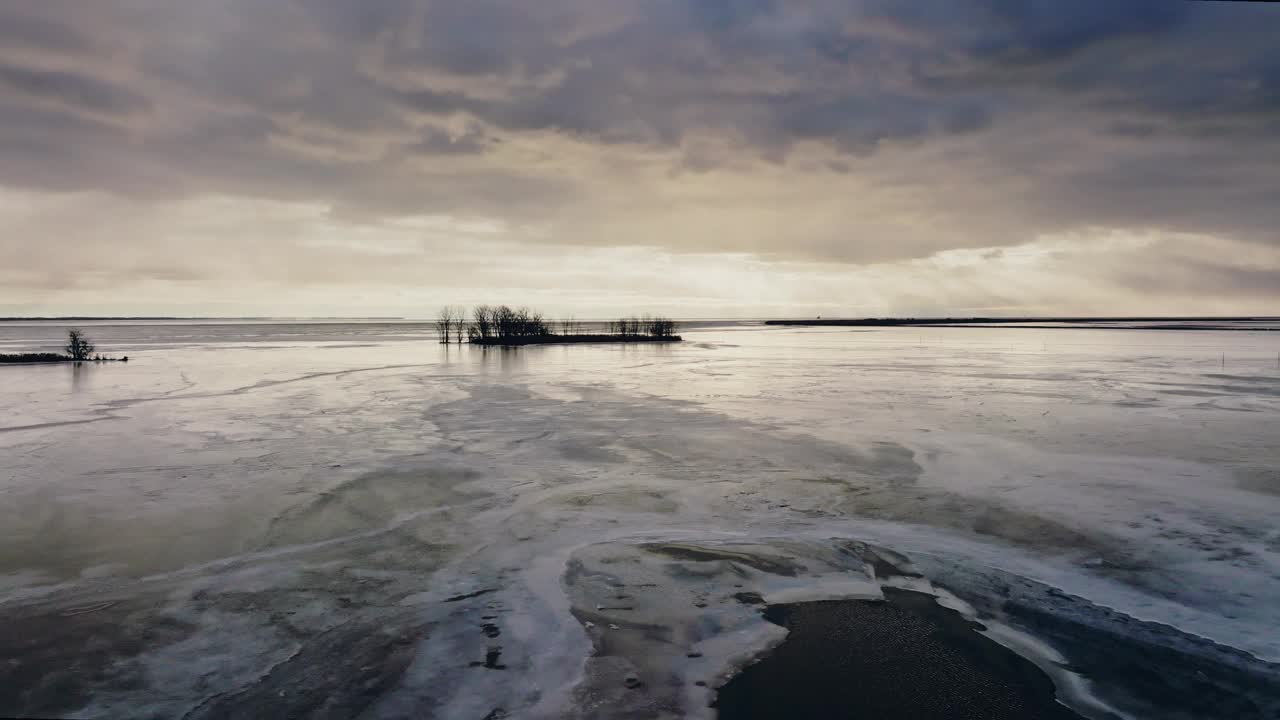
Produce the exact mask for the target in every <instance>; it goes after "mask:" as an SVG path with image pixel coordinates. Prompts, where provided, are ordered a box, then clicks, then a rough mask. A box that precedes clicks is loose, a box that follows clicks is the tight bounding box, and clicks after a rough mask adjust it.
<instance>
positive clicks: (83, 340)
mask: <svg viewBox="0 0 1280 720" xmlns="http://www.w3.org/2000/svg"><path fill="white" fill-rule="evenodd" d="M65 349H66V351H67V354H68V355H70V356H71V359H72V360H76V361H80V360H88V359H89V356H90V355H92V354H93V343H92V342H91V341H90V340H89V338H88V337H86V336H85V334H84V333H83V332H81V331H80V330H68V331H67V346H66V348H65Z"/></svg>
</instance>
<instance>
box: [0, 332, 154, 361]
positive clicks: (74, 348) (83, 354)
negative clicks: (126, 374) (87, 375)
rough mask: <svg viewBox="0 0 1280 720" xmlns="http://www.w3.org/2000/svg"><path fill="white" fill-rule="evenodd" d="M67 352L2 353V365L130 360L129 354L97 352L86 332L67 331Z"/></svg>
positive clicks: (0, 355) (65, 347) (65, 349)
mask: <svg viewBox="0 0 1280 720" xmlns="http://www.w3.org/2000/svg"><path fill="white" fill-rule="evenodd" d="M63 350H64V351H65V354H61V353H51V352H35V353H16V354H9V355H4V354H0V365H31V364H46V363H68V362H69V363H83V362H129V356H128V355H125V356H124V357H118V358H114V357H106V356H104V355H101V354H98V353H95V350H96V347H95V346H94V344H93V341H92V340H90V339H89V337H88V336H87V335H85V334H84V332H82V331H80V330H68V331H67V344H66V345H65V346H64V347H63Z"/></svg>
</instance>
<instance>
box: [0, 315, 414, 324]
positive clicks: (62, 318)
mask: <svg viewBox="0 0 1280 720" xmlns="http://www.w3.org/2000/svg"><path fill="white" fill-rule="evenodd" d="M98 320H131V321H138V320H147V321H155V320H174V321H179V322H198V321H204V322H209V321H215V322H216V321H224V322H225V321H228V320H233V321H243V320H255V321H270V322H306V321H309V320H409V318H405V317H398V316H396V317H393V316H386V317H383V316H377V315H371V316H369V317H269V316H261V317H258V316H254V317H208V316H205V317H168V316H160V315H156V316H145V315H139V316H128V315H123V316H119V317H115V316H104V315H59V316H51V317H0V322H93V321H98ZM412 322H429V321H427V320H413V321H412Z"/></svg>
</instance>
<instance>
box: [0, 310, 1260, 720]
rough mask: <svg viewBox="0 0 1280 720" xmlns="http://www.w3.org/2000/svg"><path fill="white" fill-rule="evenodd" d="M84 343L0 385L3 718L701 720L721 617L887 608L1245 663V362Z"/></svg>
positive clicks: (249, 342) (935, 339)
mask: <svg viewBox="0 0 1280 720" xmlns="http://www.w3.org/2000/svg"><path fill="white" fill-rule="evenodd" d="M60 329H61V328H60V326H47V325H31V324H26V325H3V326H0V349H2V350H9V349H17V348H21V349H31V350H40V349H44V346H45V344H48V343H53V344H56V342H57V339H58V334H59V332H60ZM86 329H87V330H89V331H90V334H91V336H93V337H94V338H95V340H97V342H98V344H99V346H100V347H102V349H103V350H104V351H107V352H112V353H121V354H128V355H129V356H130V359H131V362H130V363H129V364H128V365H114V364H113V365H102V366H84V367H80V368H76V367H70V366H51V367H34V366H29V367H13V368H0V409H2V410H0V412H2V413H3V414H2V415H0V457H2V458H3V463H0V498H3V502H0V540H3V542H0V625H3V626H4V632H3V633H0V636H3V637H4V638H5V639H4V640H3V641H0V660H3V663H0V667H4V668H6V669H4V670H0V673H2V674H4V675H0V680H3V682H0V687H3V689H0V714H43V715H56V714H63V715H71V714H73V715H76V716H83V717H118V716H123V715H129V716H145V715H152V716H157V717H159V716H163V717H172V716H180V715H182V714H184V713H189V712H190V713H193V716H196V717H201V716H208V717H215V716H220V715H225V714H227V713H230V712H232V711H233V710H234V709H245V708H248V709H250V710H251V712H249V713H248V714H268V713H271V714H282V713H283V714H288V713H290V712H293V713H295V714H308V715H313V716H325V715H328V716H332V717H349V716H352V715H355V714H357V713H359V712H363V713H366V714H367V716H369V717H398V716H405V715H414V716H419V715H421V714H423V713H428V714H429V716H430V715H434V716H435V717H442V718H444V717H477V718H479V717H486V716H489V717H494V718H497V717H502V716H504V714H505V715H506V716H510V717H560V716H563V715H565V714H577V715H580V716H583V717H609V716H611V715H610V714H611V713H613V712H615V709H616V708H621V707H632V708H633V709H635V710H636V711H637V712H643V711H644V709H645V708H648V709H649V710H652V711H655V712H660V713H667V714H669V715H670V716H672V717H677V716H684V715H688V716H706V715H707V714H708V712H709V711H708V709H707V704H708V702H709V699H710V694H711V692H712V690H713V689H714V687H715V685H716V684H717V683H718V682H720V681H722V680H723V679H724V678H726V677H727V674H728V673H731V672H732V669H733V668H734V667H737V666H740V665H741V664H742V663H745V662H748V661H749V660H750V659H751V658H752V657H754V656H755V655H756V654H757V653H759V652H760V651H761V650H762V649H764V648H766V647H768V646H769V645H770V644H772V643H776V642H778V641H779V638H778V636H777V633H778V632H779V629H778V628H776V626H771V625H769V624H768V623H764V622H763V621H761V620H760V618H759V613H758V606H757V605H756V597H755V596H758V597H759V600H761V601H764V602H795V601H802V600H805V599H817V598H821V597H874V596H875V594H876V593H877V592H878V588H879V587H880V585H881V584H882V583H885V582H892V583H897V584H901V585H908V586H909V585H914V586H915V587H917V588H924V589H927V590H928V591H930V592H933V593H935V594H937V595H939V596H941V597H943V598H944V601H945V602H954V603H956V605H955V607H969V608H970V609H972V610H973V611H974V612H975V613H982V614H984V616H986V617H987V619H990V620H991V622H992V623H993V624H992V626H991V627H993V628H997V629H995V630H993V631H992V632H993V633H995V634H996V635H999V637H1001V638H1004V639H1005V641H1006V642H1007V643H1009V644H1010V646H1011V647H1013V646H1015V645H1016V646H1017V647H1016V648H1015V649H1018V650H1019V651H1020V652H1023V653H1024V654H1026V655H1028V656H1029V657H1038V658H1041V660H1042V661H1044V658H1049V657H1051V655H1050V653H1049V651H1050V650H1052V651H1053V652H1059V653H1061V654H1062V655H1063V656H1065V657H1066V658H1067V659H1068V660H1069V661H1074V658H1072V657H1071V653H1070V652H1068V651H1069V650H1070V649H1071V648H1066V647H1059V645H1061V644H1063V643H1064V642H1065V641H1064V640H1063V639H1062V638H1063V637H1064V636H1061V634H1060V633H1059V634H1058V635H1055V636H1053V637H1049V635H1052V634H1053V633H1054V632H1057V631H1056V630H1055V628H1056V626H1052V627H1051V626H1050V625H1047V624H1046V622H1047V621H1044V620H1043V619H1037V618H1039V616H1033V615H1028V614H1026V613H1025V612H1010V611H1008V610H1007V608H1006V606H1007V605H1008V603H1009V602H1011V601H1010V600H1009V598H1010V597H1018V598H1022V600H1019V603H1021V604H1019V606H1018V607H1022V606H1023V605H1025V606H1026V607H1029V608H1045V609H1046V610H1045V611H1046V612H1050V611H1051V612H1052V613H1054V614H1055V617H1068V618H1071V622H1074V623H1079V624H1082V625H1081V626H1086V625H1087V626H1088V627H1096V628H1112V627H1117V628H1123V629H1124V633H1128V634H1131V635H1134V636H1141V637H1143V638H1146V639H1147V640H1149V641H1150V642H1151V643H1155V644H1159V645H1160V646H1161V647H1165V646H1168V647H1177V648H1179V651H1180V652H1185V653H1190V654H1195V655H1196V656H1198V657H1200V656H1202V657H1207V658H1212V659H1213V661H1214V662H1219V663H1228V662H1229V663H1237V664H1240V667H1248V668H1254V667H1255V665H1252V664H1250V663H1254V662H1256V661H1254V660H1250V659H1249V656H1248V655H1244V654H1243V653H1250V654H1252V655H1253V656H1256V657H1257V658H1262V659H1265V660H1272V661H1274V660H1280V632H1277V630H1276V628H1277V627H1280V529H1278V526H1277V524H1276V521H1275V518H1277V517H1280V451H1278V450H1277V447H1280V443H1277V440H1278V439H1280V434H1278V433H1280V430H1278V429H1280V422H1277V420H1280V414H1278V413H1280V368H1277V365H1276V353H1277V350H1278V349H1280V348H1278V345H1280V333H1274V332H1273V333H1266V332H1257V333H1253V332H1238V331H1236V332H1213V331H1207V332H1195V333H1191V332H1161V331H1135V330H1105V331H1102V330H1072V329H1055V330H1034V329H1013V328H990V329H985V328H984V329H958V328H885V329H876V330H872V331H867V330H861V329H859V330H848V329H842V328H834V329H833V328H821V329H804V328H765V327H759V326H751V325H746V324H718V325H717V324H707V325H704V326H700V327H694V328H691V329H688V330H685V331H683V334H684V336H685V337H686V340H687V341H686V342H685V343H682V344H680V345H676V346H661V347H657V346H645V347H640V346H637V347H619V346H595V347H593V346H572V347H568V346H560V347H530V348H521V349H516V350H504V349H487V350H486V349H480V348H465V347H464V348H459V347H442V346H440V345H438V344H436V343H435V342H434V339H432V338H431V337H430V336H429V332H428V331H427V328H426V327H425V326H420V325H413V324H408V323H347V324H341V323H326V324H294V325H278V324H277V325H272V324H267V323H247V324H245V323H242V324H211V323H194V324H190V323H189V324H181V323H153V324H132V325H128V324H113V325H106V324H100V325H95V326H90V327H88V328H86ZM1224 354H1225V359H1224V357H1223V356H1224ZM850 542H853V543H869V544H870V545H867V546H866V547H873V548H878V549H879V550H878V551H877V552H879V553H880V554H881V555H883V557H885V558H891V559H887V560H885V561H884V562H885V563H887V565H883V566H881V567H880V570H881V571H884V570H885V568H886V567H888V566H893V567H899V568H901V567H906V566H908V565H909V566H910V567H912V568H914V569H915V570H914V573H915V574H914V575H911V576H906V575H896V576H894V577H892V578H886V576H885V574H884V572H879V573H878V571H877V570H876V563H875V562H873V561H871V560H868V559H867V558H866V557H864V556H863V555H861V554H859V553H862V552H863V551H862V550H856V551H850V550H849V548H850V547H855V548H856V547H861V546H857V545H853V546H851V545H848V543H850ZM841 548H843V550H842V549H841ZM850 552H852V555H851V554H850ZM681 553H683V555H681ZM708 553H710V554H708ZM715 553H737V556H736V557H734V556H724V557H716V556H715ZM915 575H919V577H916V576H915ZM737 585H741V586H742V587H740V588H739V587H735V586H737ZM610 590H614V591H613V592H609V591H610ZM752 593H754V595H752ZM1055 593H1056V594H1055ZM619 595H625V596H627V597H624V598H619V597H616V596H619ZM739 595H741V598H738V597H735V596H739ZM1062 598H1069V600H1063V599H1062ZM615 602H617V603H619V604H617V605H614V603H615ZM623 603H630V604H629V605H628V604H623ZM699 603H702V604H704V605H705V607H702V608H699V607H697V605H698V604H699ZM625 607H632V608H634V609H632V610H624V609H618V608H625ZM996 616H1002V617H996ZM985 621H986V620H984V622H985ZM1141 621H1149V622H1150V623H1159V624H1162V625H1163V626H1167V628H1166V630H1160V629H1159V627H1160V626H1157V625H1148V624H1144V623H1143V622H1141ZM612 626H617V629H614V627H612ZM999 628H1004V630H1001V629H999ZM1037 633H1040V634H1043V635H1045V637H1040V635H1039V634H1037ZM654 637H659V638H665V639H666V640H664V641H662V642H657V643H656V644H654V642H655V641H654V640H653V638H654ZM1196 637H1200V638H1205V639H1207V641H1212V643H1207V644H1206V643H1204V642H1198V641H1196V640H1195V638H1196ZM1068 639H1069V638H1068ZM1037 643H1039V644H1037ZM1213 643H1217V644H1216V645H1214V644H1213ZM1041 646H1043V649H1041ZM1055 648H1056V649H1055ZM1232 649H1235V651H1238V654H1235V655H1233V654H1231V652H1232ZM689 653H697V654H699V657H688V655H689ZM1045 662H1047V663H1048V665H1046V667H1048V666H1054V661H1053V660H1048V661H1045ZM1257 667H1264V668H1265V664H1264V665H1258V666H1257ZM1259 672H1264V671H1263V670H1260V671H1259ZM633 674H634V675H635V678H634V679H635V681H636V682H639V683H640V685H639V686H636V687H629V686H628V676H629V675H633ZM1057 680H1058V682H1059V685H1058V687H1059V693H1060V696H1067V697H1070V698H1074V699H1073V700H1072V702H1074V703H1076V704H1077V705H1078V706H1081V707H1092V708H1094V709H1095V710H1097V709H1098V708H1106V707H1108V705H1107V703H1108V702H1109V701H1110V700H1112V699H1115V698H1119V699H1120V700H1121V701H1122V700H1123V697H1121V696H1120V695H1112V696H1108V698H1104V699H1098V698H1097V697H1095V696H1094V694H1093V691H1094V690H1095V689H1096V688H1091V687H1090V686H1088V684H1087V683H1086V684H1081V681H1080V678H1079V676H1077V675H1059V676H1058V677H1057ZM695 681H702V682H705V683H706V687H703V686H698V685H695V684H694V682H695ZM1106 690H1107V688H1102V689H1101V691H1100V692H1102V694H1106ZM1113 710H1115V708H1112V709H1111V710H1105V711H1098V712H1099V713H1101V712H1112V711H1113ZM1116 712H1117V713H1118V712H1120V711H1116ZM495 713H497V714H495ZM1095 714H1097V713H1095ZM1099 716H1101V715H1099Z"/></svg>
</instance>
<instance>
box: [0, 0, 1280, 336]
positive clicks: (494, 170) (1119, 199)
mask: <svg viewBox="0 0 1280 720" xmlns="http://www.w3.org/2000/svg"><path fill="white" fill-rule="evenodd" d="M1277 37H1280V7H1277V6H1273V5H1271V4H1265V3H1259V4H1248V3H1192V2H1175V1H1172V0H1151V1H1149V2H1126V1H1125V0H1085V1H1076V2H1047V1H1041V0H1026V1H1025V2H1016V1H1014V0H946V1H943V0H936V1H930V0H922V1H917V2H898V1H896V0H861V1H858V2H848V1H844V2H836V1H834V0H830V1H829V0H810V1H808V2H793V1H791V0H715V1H712V0H683V1H681V0H539V1H538V2H516V1H515V0H507V1H506V2H494V1H491V0H467V1H466V2H461V1H458V0H454V1H451V2H437V1H434V0H432V1H422V0H362V1H361V2H352V1H351V0H267V1H264V0H222V1H220V2H203V1H199V0H99V1H97V2H84V1H83V0H74V1H65V2H64V1H61V0H41V1H40V2H28V1H26V0H0V230H2V231H3V232H0V315H3V314H14V315H22V314H58V313H92V314H231V315H242V314H255V315H257V314H289V315H297V314H344V315H363V314H395V315H410V316H423V315H430V314H432V313H433V312H434V308H435V307H436V306H437V305H439V304H441V303H444V302H461V303H470V302H477V301H484V300H496V301H509V302H529V303H537V304H540V305H542V306H543V307H546V308H547V309H549V310H551V311H553V312H575V313H577V314H578V315H580V316H581V315H590V314H592V313H593V312H601V313H611V312H614V311H618V310H644V309H654V310H663V311H666V312H672V313H675V314H677V315H682V316H745V315H761V314H770V315H808V314H811V313H816V312H820V313H823V314H849V315H861V314H894V313H913V314H948V313H962V312H992V313H1023V312H1031V313H1044V314H1055V313H1062V314H1074V313H1099V314H1126V313H1144V314H1145V313H1153V314H1175V313H1199V312H1204V313H1215V314H1229V313H1268V314H1280V310H1277V307H1280V306H1278V305H1277V301H1278V300H1280V231H1278V230H1277V229H1278V228H1280V43H1278V42H1276V38H1277Z"/></svg>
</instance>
